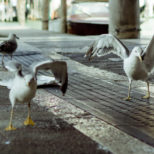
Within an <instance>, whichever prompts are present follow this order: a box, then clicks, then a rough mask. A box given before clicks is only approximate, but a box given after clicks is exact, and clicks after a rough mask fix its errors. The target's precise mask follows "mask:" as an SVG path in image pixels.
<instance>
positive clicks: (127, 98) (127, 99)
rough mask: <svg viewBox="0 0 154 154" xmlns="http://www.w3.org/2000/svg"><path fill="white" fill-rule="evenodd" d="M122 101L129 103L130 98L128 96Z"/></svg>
mask: <svg viewBox="0 0 154 154" xmlns="http://www.w3.org/2000/svg"><path fill="white" fill-rule="evenodd" d="M123 100H124V101H130V100H131V97H129V96H128V97H126V98H124V99H123Z"/></svg>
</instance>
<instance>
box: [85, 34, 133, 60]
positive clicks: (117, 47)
mask: <svg viewBox="0 0 154 154" xmlns="http://www.w3.org/2000/svg"><path fill="white" fill-rule="evenodd" d="M111 52H112V53H114V54H116V55H118V56H120V57H121V58H122V59H125V58H127V57H128V56H129V54H130V53H129V50H128V49H127V47H126V46H125V45H124V44H123V43H122V42H121V41H120V40H119V39H118V38H116V37H115V36H113V35H111V34H103V35H101V36H100V37H99V39H98V40H96V41H94V42H93V43H92V45H91V46H90V48H89V49H88V51H87V53H86V55H85V57H87V56H89V59H90V58H91V57H93V56H95V55H96V56H98V57H101V56H104V55H106V54H109V53H111Z"/></svg>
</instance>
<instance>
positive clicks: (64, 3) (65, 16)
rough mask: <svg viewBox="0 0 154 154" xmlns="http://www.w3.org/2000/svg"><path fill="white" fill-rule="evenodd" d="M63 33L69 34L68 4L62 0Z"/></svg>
mask: <svg viewBox="0 0 154 154" xmlns="http://www.w3.org/2000/svg"><path fill="white" fill-rule="evenodd" d="M60 18H61V33H66V32H67V3H66V0H61V15H60Z"/></svg>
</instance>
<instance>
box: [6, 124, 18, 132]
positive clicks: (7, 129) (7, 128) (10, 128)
mask: <svg viewBox="0 0 154 154" xmlns="http://www.w3.org/2000/svg"><path fill="white" fill-rule="evenodd" d="M5 130H6V131H11V130H16V128H14V127H13V126H12V124H10V125H9V126H8V127H6V128H5Z"/></svg>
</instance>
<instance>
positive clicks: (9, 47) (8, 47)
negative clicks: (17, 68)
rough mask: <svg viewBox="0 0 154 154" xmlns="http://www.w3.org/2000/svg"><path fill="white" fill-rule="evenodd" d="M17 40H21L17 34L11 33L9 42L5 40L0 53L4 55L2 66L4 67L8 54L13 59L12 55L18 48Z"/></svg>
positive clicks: (0, 47)
mask: <svg viewBox="0 0 154 154" xmlns="http://www.w3.org/2000/svg"><path fill="white" fill-rule="evenodd" d="M16 39H19V38H18V37H17V36H16V34H12V33H10V34H9V36H8V40H5V41H3V42H2V43H1V44H0V53H2V54H3V56H2V66H4V62H3V59H4V56H5V55H6V54H8V55H10V56H11V59H12V55H13V53H14V52H15V51H16V49H17V47H18V45H17V41H16Z"/></svg>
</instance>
